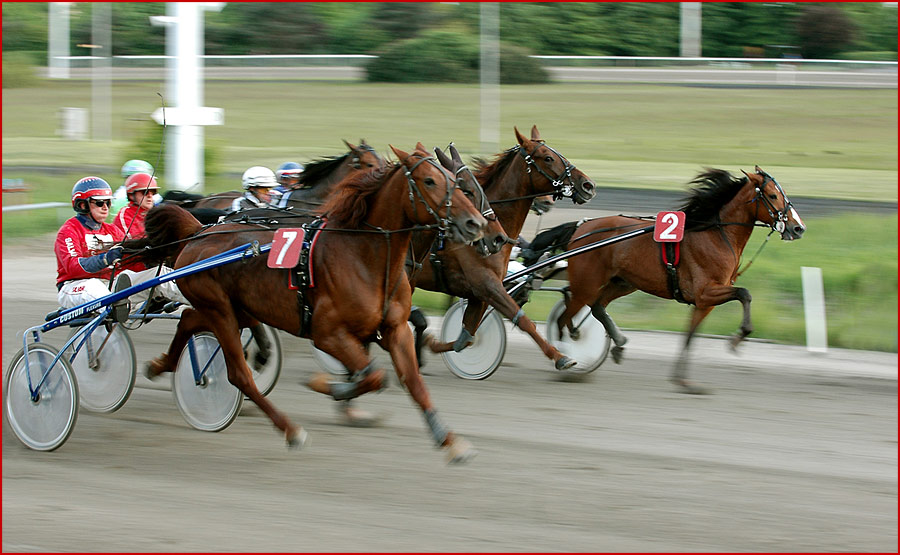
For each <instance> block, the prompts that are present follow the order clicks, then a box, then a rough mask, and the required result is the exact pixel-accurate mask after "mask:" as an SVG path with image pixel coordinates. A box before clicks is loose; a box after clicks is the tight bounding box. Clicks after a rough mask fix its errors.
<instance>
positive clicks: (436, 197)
mask: <svg viewBox="0 0 900 555" xmlns="http://www.w3.org/2000/svg"><path fill="white" fill-rule="evenodd" d="M390 147H391V150H392V151H394V154H395V155H396V156H397V159H398V160H399V161H400V164H401V165H402V166H403V168H402V169H403V171H404V172H405V174H406V180H407V183H408V185H409V199H410V204H409V205H407V208H408V209H410V212H408V214H409V217H410V219H411V220H412V221H414V222H416V223H420V224H430V223H434V222H437V224H438V225H439V227H440V228H441V229H443V230H444V231H445V232H446V233H447V237H448V239H450V240H451V241H453V242H457V243H471V242H473V241H477V240H479V239H481V238H482V237H483V236H484V228H485V227H486V226H487V220H485V218H484V216H482V215H481V213H479V211H478V210H476V209H475V207H474V206H472V203H471V202H469V199H467V198H466V195H465V194H464V193H463V191H462V190H461V189H460V188H459V187H457V185H456V180H455V179H454V177H453V175H452V174H450V173H449V172H448V171H447V170H445V169H444V168H442V167H441V166H440V164H438V163H437V162H436V161H435V159H434V157H432V156H430V155H429V154H428V152H427V151H424V150H419V149H418V148H417V149H416V150H414V151H413V152H412V153H406V152H404V151H402V150H400V149H398V148H396V147H394V145H390Z"/></svg>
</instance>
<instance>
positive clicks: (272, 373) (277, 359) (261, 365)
mask: <svg viewBox="0 0 900 555" xmlns="http://www.w3.org/2000/svg"><path fill="white" fill-rule="evenodd" d="M260 328H261V329H262V330H263V333H264V334H265V335H266V338H267V339H268V340H269V356H268V358H266V359H265V360H257V355H258V354H259V345H258V344H257V343H256V340H254V339H253V334H252V333H251V332H250V329H249V328H244V329H243V330H241V344H243V346H244V358H245V359H247V365H248V366H249V367H250V371H251V372H252V373H253V381H254V382H255V383H256V389H258V390H259V392H260V393H262V394H263V395H268V394H269V392H271V391H272V390H273V389H275V384H276V383H278V377H279V376H280V375H281V362H282V356H281V339H279V338H278V332H277V331H276V330H275V329H274V328H272V327H271V326H267V325H265V324H263V325H262V326H260Z"/></svg>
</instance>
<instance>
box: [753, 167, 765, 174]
mask: <svg viewBox="0 0 900 555" xmlns="http://www.w3.org/2000/svg"><path fill="white" fill-rule="evenodd" d="M753 169H755V170H756V173H758V174H759V175H762V174H764V173H766V172H764V171H762V168H760V167H759V166H754V168H753Z"/></svg>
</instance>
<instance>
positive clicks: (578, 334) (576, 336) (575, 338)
mask: <svg viewBox="0 0 900 555" xmlns="http://www.w3.org/2000/svg"><path fill="white" fill-rule="evenodd" d="M569 337H571V338H572V341H578V340H579V339H581V330H572V331H570V332H569Z"/></svg>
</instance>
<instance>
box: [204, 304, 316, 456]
mask: <svg viewBox="0 0 900 555" xmlns="http://www.w3.org/2000/svg"><path fill="white" fill-rule="evenodd" d="M215 316H218V317H217V318H208V320H209V321H210V323H211V327H212V328H213V333H214V334H215V335H216V339H218V341H219V345H220V346H221V347H222V355H223V356H224V357H225V367H226V368H227V369H228V381H229V382H231V383H232V384H233V385H234V386H235V387H237V388H238V389H239V390H240V391H241V393H243V394H244V396H246V397H248V398H249V399H250V400H251V401H253V402H254V403H256V406H258V407H259V408H260V409H262V411H263V412H264V413H266V416H268V417H269V419H270V420H271V421H272V423H273V424H274V425H275V427H276V428H278V429H279V430H281V431H282V432H283V433H284V438H285V440H286V441H287V445H288V448H292V449H300V448H302V447H303V444H304V443H306V439H307V437H308V434H307V433H306V430H304V429H303V428H302V427H300V426H297V425H295V424H294V423H293V422H291V421H290V419H289V418H288V417H287V416H286V415H285V414H283V413H282V412H281V411H279V410H278V409H276V408H275V405H273V404H272V402H271V401H270V400H269V399H268V398H267V397H264V396H263V395H262V394H260V392H259V390H258V389H257V388H256V382H254V381H253V373H252V372H251V371H250V367H249V366H247V361H246V360H245V359H244V348H243V345H242V344H241V334H240V328H239V327H238V323H237V319H236V318H235V316H234V314H233V313H227V314H223V313H222V312H219V314H215Z"/></svg>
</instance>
